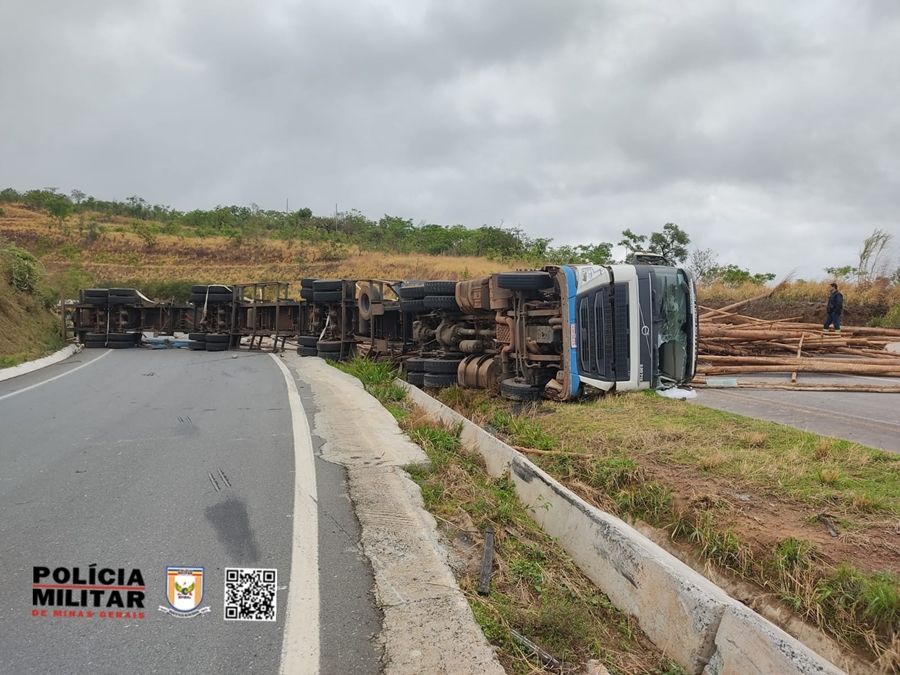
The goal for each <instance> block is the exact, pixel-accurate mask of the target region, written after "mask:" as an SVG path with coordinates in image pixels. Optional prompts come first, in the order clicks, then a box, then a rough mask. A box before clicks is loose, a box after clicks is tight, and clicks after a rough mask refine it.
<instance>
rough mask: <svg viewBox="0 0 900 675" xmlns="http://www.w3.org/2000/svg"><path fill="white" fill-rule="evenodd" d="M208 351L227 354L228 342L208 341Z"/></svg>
mask: <svg viewBox="0 0 900 675" xmlns="http://www.w3.org/2000/svg"><path fill="white" fill-rule="evenodd" d="M206 351H208V352H225V351H228V343H227V342H210V341H209V340H207V341H206Z"/></svg>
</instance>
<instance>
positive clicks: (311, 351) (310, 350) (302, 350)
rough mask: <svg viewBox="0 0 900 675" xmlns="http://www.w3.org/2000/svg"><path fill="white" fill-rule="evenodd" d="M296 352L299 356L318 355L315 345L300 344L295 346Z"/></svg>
mask: <svg viewBox="0 0 900 675" xmlns="http://www.w3.org/2000/svg"><path fill="white" fill-rule="evenodd" d="M297 353H298V354H299V355H300V356H318V354H319V350H317V349H316V348H315V347H307V346H305V345H300V346H299V347H297Z"/></svg>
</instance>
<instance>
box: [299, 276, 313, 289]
mask: <svg viewBox="0 0 900 675" xmlns="http://www.w3.org/2000/svg"><path fill="white" fill-rule="evenodd" d="M314 281H315V279H312V278H306V279H301V280H300V288H301V289H303V288H312V287H313V282H314Z"/></svg>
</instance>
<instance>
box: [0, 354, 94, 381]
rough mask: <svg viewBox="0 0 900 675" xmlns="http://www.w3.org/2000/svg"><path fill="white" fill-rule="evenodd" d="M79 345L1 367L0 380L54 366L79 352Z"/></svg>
mask: <svg viewBox="0 0 900 675" xmlns="http://www.w3.org/2000/svg"><path fill="white" fill-rule="evenodd" d="M79 351H80V349H79V346H78V345H68V346H66V347H63V348H62V349H60V350H59V351H58V352H54V353H53V354H50V355H49V356H44V357H41V358H39V359H35V360H34V361H26V362H25V363H20V364H19V365H17V366H10V367H9V368H3V369H0V382H3V381H4V380H9V379H12V378H14V377H18V376H19V375H27V374H28V373H33V372H34V371H36V370H40V369H41V368H46V367H47V366H52V365H53V364H55V363H59V362H60V361H65V360H66V359H67V358H69V357H70V356H72V354H75V353H77V352H79Z"/></svg>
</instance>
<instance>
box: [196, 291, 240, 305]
mask: <svg viewBox="0 0 900 675" xmlns="http://www.w3.org/2000/svg"><path fill="white" fill-rule="evenodd" d="M233 300H234V296H233V295H232V294H231V293H210V294H209V295H206V294H205V293H192V294H191V302H192V303H194V304H195V305H202V304H203V303H206V304H208V305H221V304H224V303H226V302H232V301H233Z"/></svg>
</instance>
